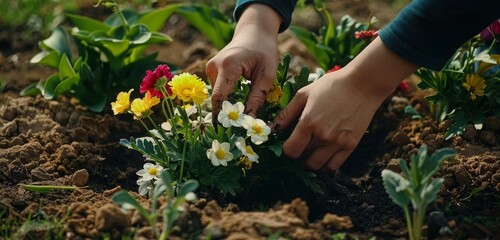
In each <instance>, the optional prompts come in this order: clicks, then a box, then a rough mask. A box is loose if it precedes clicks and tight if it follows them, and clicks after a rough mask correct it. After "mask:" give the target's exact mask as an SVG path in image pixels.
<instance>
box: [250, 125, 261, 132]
mask: <svg viewBox="0 0 500 240" xmlns="http://www.w3.org/2000/svg"><path fill="white" fill-rule="evenodd" d="M252 130H253V132H254V133H257V134H260V133H262V127H261V126H259V125H253V126H252Z"/></svg>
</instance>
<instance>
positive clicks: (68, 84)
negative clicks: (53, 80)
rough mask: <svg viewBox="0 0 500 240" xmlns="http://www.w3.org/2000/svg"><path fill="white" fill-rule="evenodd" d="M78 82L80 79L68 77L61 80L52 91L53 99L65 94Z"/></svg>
mask: <svg viewBox="0 0 500 240" xmlns="http://www.w3.org/2000/svg"><path fill="white" fill-rule="evenodd" d="M79 81H80V78H78V77H70V78H66V79H64V80H62V81H61V82H60V83H59V84H58V85H57V86H56V88H55V89H54V97H57V96H59V95H61V94H63V93H65V92H68V91H69V90H71V88H72V87H73V86H74V85H75V84H77V83H78V82H79Z"/></svg>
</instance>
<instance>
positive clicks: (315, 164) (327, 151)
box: [305, 145, 340, 170]
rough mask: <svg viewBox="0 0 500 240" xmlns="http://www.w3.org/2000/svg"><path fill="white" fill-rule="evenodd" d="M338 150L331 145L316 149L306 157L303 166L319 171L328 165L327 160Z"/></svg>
mask: <svg viewBox="0 0 500 240" xmlns="http://www.w3.org/2000/svg"><path fill="white" fill-rule="evenodd" d="M339 149H340V148H339V147H335V146H332V145H324V146H320V147H317V148H315V149H314V150H313V151H312V153H311V155H309V156H308V157H307V160H306V161H305V165H306V166H307V167H308V168H310V169H313V170H319V169H321V168H322V167H323V166H325V164H327V163H328V160H329V159H330V158H331V157H332V156H333V155H334V154H336V152H337V151H338V150H339Z"/></svg>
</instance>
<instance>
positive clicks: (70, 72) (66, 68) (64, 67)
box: [59, 54, 76, 80]
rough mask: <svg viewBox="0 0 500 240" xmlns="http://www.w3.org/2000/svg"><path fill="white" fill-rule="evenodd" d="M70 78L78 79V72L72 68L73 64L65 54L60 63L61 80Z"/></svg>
mask: <svg viewBox="0 0 500 240" xmlns="http://www.w3.org/2000/svg"><path fill="white" fill-rule="evenodd" d="M70 77H76V72H75V70H74V69H73V66H71V62H70V61H69V59H68V57H67V56H66V55H65V54H63V55H62V57H61V60H60V61H59V78H61V79H62V80H64V79H66V78H70Z"/></svg>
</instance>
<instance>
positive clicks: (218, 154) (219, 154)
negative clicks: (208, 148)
mask: <svg viewBox="0 0 500 240" xmlns="http://www.w3.org/2000/svg"><path fill="white" fill-rule="evenodd" d="M215 156H216V157H217V158H218V159H224V158H226V153H225V152H224V150H222V149H217V151H215Z"/></svg>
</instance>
